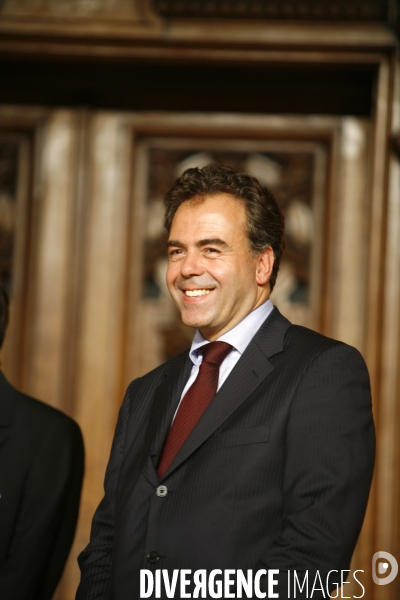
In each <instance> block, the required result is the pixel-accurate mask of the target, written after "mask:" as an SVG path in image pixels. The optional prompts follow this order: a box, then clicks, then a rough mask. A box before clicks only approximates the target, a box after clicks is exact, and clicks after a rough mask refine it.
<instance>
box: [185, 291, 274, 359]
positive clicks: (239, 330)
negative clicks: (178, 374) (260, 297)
mask: <svg viewBox="0 0 400 600" xmlns="http://www.w3.org/2000/svg"><path fill="white" fill-rule="evenodd" d="M273 308H274V306H273V304H272V302H271V300H270V299H269V298H268V300H267V301H266V302H264V303H263V304H261V306H259V307H258V308H256V309H255V310H253V311H252V312H251V313H249V314H248V315H246V316H245V318H244V319H242V320H241V321H240V322H239V323H238V324H237V325H235V327H233V328H232V329H230V330H229V331H227V332H226V333H224V334H223V335H221V337H219V338H218V341H219V342H227V343H228V344H231V346H233V347H234V348H235V350H237V351H238V352H239V353H240V354H243V352H244V351H245V350H246V348H247V346H248V345H249V343H250V341H251V340H252V339H253V337H254V336H255V334H256V332H257V331H258V330H259V328H260V327H261V325H262V324H263V323H264V321H265V319H266V318H267V317H268V316H269V314H270V313H271V312H272V310H273ZM205 344H209V340H207V338H205V337H204V336H203V335H202V334H201V333H200V331H199V330H198V329H196V333H195V334H194V338H193V342H192V345H191V347H190V352H189V356H190V359H191V361H192V362H193V363H194V364H195V365H196V364H198V363H199V362H201V354H200V355H199V352H198V351H199V348H201V347H202V346H204V345H205Z"/></svg>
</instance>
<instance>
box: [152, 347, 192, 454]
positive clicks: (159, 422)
mask: <svg viewBox="0 0 400 600" xmlns="http://www.w3.org/2000/svg"><path fill="white" fill-rule="evenodd" d="M192 366H193V363H192V361H191V360H190V358H189V353H188V352H184V353H182V354H180V355H179V356H177V358H176V360H175V363H174V364H173V365H172V367H171V369H169V371H168V373H166V375H165V379H164V381H163V383H162V384H161V385H160V386H159V388H158V390H157V392H156V395H155V399H154V405H153V410H152V414H151V417H150V421H149V426H148V430H147V435H146V441H148V443H149V445H150V454H151V456H152V457H153V458H154V464H155V465H157V462H158V458H159V456H160V453H161V450H162V447H163V444H164V440H165V438H166V435H167V433H168V430H169V428H170V426H171V423H172V419H173V416H174V414H175V411H176V408H177V406H178V403H179V399H180V397H181V394H182V391H183V388H184V387H185V384H186V381H187V380H188V378H189V375H190V371H191V368H192ZM145 446H146V447H148V445H147V443H146V442H145Z"/></svg>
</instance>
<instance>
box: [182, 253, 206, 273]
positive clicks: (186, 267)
mask: <svg viewBox="0 0 400 600" xmlns="http://www.w3.org/2000/svg"><path fill="white" fill-rule="evenodd" d="M203 273H204V269H203V267H202V265H201V259H200V256H199V254H198V253H197V252H196V251H195V250H193V251H191V250H189V251H188V252H187V253H186V256H185V257H184V259H183V260H182V262H181V275H182V277H186V278H187V277H193V276H194V275H202V274H203Z"/></svg>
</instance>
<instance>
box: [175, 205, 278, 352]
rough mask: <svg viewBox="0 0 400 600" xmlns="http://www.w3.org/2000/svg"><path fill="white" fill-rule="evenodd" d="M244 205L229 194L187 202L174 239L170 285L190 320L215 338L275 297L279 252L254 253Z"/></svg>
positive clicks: (178, 215)
mask: <svg viewBox="0 0 400 600" xmlns="http://www.w3.org/2000/svg"><path fill="white" fill-rule="evenodd" d="M246 225H247V222H246V211H245V208H244V205H243V204H242V202H240V201H239V200H236V199H235V198H234V197H233V196H231V195H229V194H218V195H215V196H208V197H207V198H206V199H205V200H204V201H199V200H197V199H195V200H194V201H187V202H184V203H183V204H181V206H180V207H179V208H178V210H177V211H176V213H175V216H174V218H173V221H172V226H171V231H170V235H169V241H168V256H169V261H168V270H167V285H168V288H169V291H170V294H171V296H172V298H173V300H174V302H175V303H176V305H177V307H178V308H179V310H180V312H181V317H182V320H183V322H184V323H185V324H186V325H189V326H191V327H196V328H198V329H200V331H201V333H202V334H203V335H204V336H205V337H206V338H208V339H209V340H211V341H213V340H216V339H217V338H219V337H220V336H221V335H222V334H223V333H225V332H227V331H229V330H230V329H232V328H233V327H234V326H235V325H236V324H237V323H239V322H240V321H241V320H242V319H243V318H244V317H245V316H246V315H247V314H249V313H250V312H251V311H252V310H254V309H255V308H257V307H258V306H260V304H262V303H263V302H265V300H266V299H267V298H268V296H269V284H268V279H269V277H270V274H271V270H272V266H273V252H272V249H271V248H267V249H266V250H265V251H264V252H263V253H261V254H260V255H258V256H253V255H252V254H251V252H250V247H249V242H248V238H247V234H246Z"/></svg>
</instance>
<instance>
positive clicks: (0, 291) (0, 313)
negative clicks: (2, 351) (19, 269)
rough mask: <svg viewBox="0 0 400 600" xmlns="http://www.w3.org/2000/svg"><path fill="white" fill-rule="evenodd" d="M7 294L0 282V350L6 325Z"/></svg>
mask: <svg viewBox="0 0 400 600" xmlns="http://www.w3.org/2000/svg"><path fill="white" fill-rule="evenodd" d="M8 305H9V300H8V294H7V290H6V288H5V287H4V284H3V283H2V282H1V281H0V348H1V347H2V345H3V341H4V335H5V333H6V329H7V325H8Z"/></svg>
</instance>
